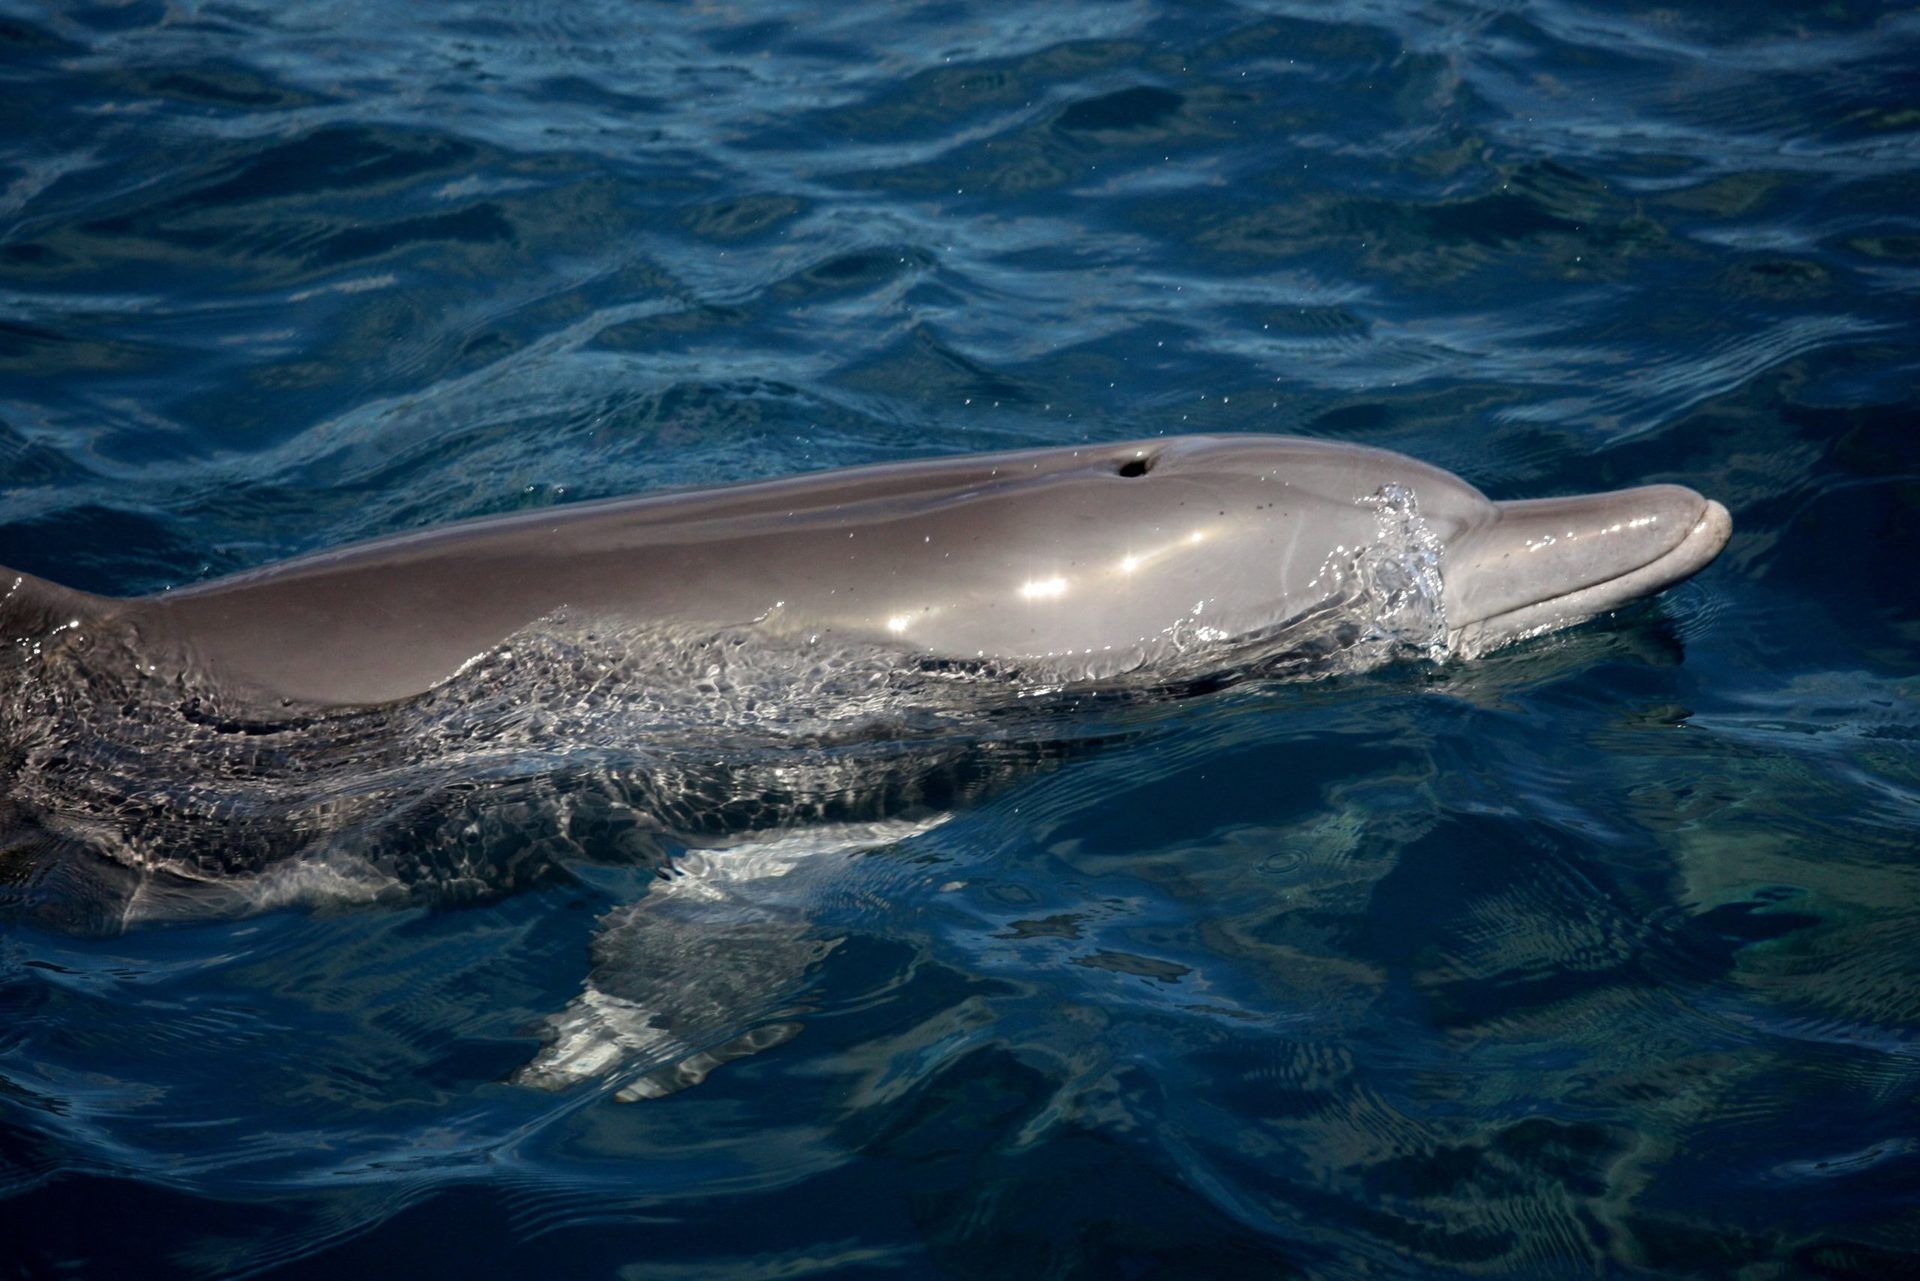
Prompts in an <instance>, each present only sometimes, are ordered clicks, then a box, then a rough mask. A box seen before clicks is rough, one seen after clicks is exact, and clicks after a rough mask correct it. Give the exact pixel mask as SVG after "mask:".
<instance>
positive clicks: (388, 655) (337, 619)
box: [0, 435, 1731, 707]
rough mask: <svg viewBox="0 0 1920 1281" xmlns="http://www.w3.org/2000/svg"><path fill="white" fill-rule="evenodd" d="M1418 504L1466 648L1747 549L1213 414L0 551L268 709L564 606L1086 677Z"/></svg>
mask: <svg viewBox="0 0 1920 1281" xmlns="http://www.w3.org/2000/svg"><path fill="white" fill-rule="evenodd" d="M1415 511H1417V517H1414V518H1412V519H1413V523H1412V524H1411V525H1409V526H1408V528H1409V529H1411V530H1412V534H1411V539H1412V541H1411V543H1410V544H1409V547H1410V549H1411V550H1413V551H1416V552H1417V551H1420V550H1421V549H1423V548H1424V549H1425V552H1426V553H1427V554H1428V555H1429V558H1430V559H1431V560H1432V561H1433V562H1434V568H1435V569H1437V573H1438V582H1439V586H1440V592H1439V597H1438V603H1439V610H1438V613H1439V618H1440V621H1441V626H1442V627H1443V628H1444V641H1445V645H1444V649H1445V650H1446V651H1449V652H1453V653H1457V654H1463V655H1468V656H1471V655H1474V654H1479V653H1484V652H1485V651H1487V650H1489V649H1491V648H1494V647H1495V646H1498V645H1501V644H1504V643H1506V642H1508V641H1511V640H1514V639H1517V638H1522V637H1526V636H1531V635H1536V634H1539V633H1541V632H1545V631H1549V630H1552V629H1554V628H1557V627H1561V626H1565V625H1568V624H1571V623H1574V622H1578V621H1580V620H1582V619H1585V618H1590V617H1592V616H1594V615H1596V614H1599V613H1603V612H1605V611H1607V610H1609V609H1611V608H1613V607H1615V606H1618V605H1620V604H1622V603H1624V602H1626V601H1628V600H1631V599H1633V598H1635V597H1639V596H1645V595H1648V594H1651V593H1653V592H1657V591H1659V590H1661V589H1662V588H1664V587H1667V586H1669V585H1670V584H1673V583H1676V582H1678V581H1680V580H1682V579H1684V578H1686V577H1688V576H1689V575H1691V574H1693V573H1695V572H1696V571H1698V570H1699V569H1701V568H1702V567H1703V566H1705V565H1706V564H1708V563H1709V562H1710V561H1711V560H1712V559H1713V558H1714V557H1715V556H1716V555H1717V554H1718V553H1719V551H1720V549H1721V548H1722V547H1723V546H1724V545H1725V544H1726V541H1727V539H1728V537H1729V534H1730V531H1731V521H1730V519H1729V517H1728V515H1727V512H1726V509H1725V508H1724V507H1722V506H1721V505H1720V504H1719V503H1716V502H1712V501H1710V500H1708V499H1706V498H1703V497H1701V496H1700V495H1699V494H1697V493H1695V492H1693V491H1692V490H1690V489H1685V488H1681V487H1678V486H1673V485H1654V486H1647V487H1643V488H1637V489H1626V490H1620V491H1617V492H1612V493H1603V494H1593V495H1586V496H1581V497H1572V498H1547V499H1535V500H1530V501H1523V502H1494V501H1491V500H1489V499H1488V498H1486V497H1485V496H1484V495H1482V494H1481V493H1480V492H1479V491H1478V490H1476V489H1474V488H1473V487H1472V486H1471V485H1469V484H1467V483H1466V482H1464V481H1462V480H1460V479H1459V478H1458V477H1456V476H1453V475H1451V474H1449V473H1447V472H1445V471H1441V470H1439V469H1437V468H1434V467H1431V466H1428V465H1427V464H1424V463H1421V462H1418V461H1415V460H1414V459H1411V458H1407V457H1404V456H1402V455H1399V454H1394V453H1390V452H1387V451H1384V450H1378V449H1370V448H1363V447H1358V446H1354V445H1347V444H1339V443H1331V442H1325V441H1316V440H1306V439H1294V438H1288V437H1276V436H1258V435H1244V436H1238V435H1234V436H1211V437H1209V436H1190V437H1172V438H1160V439H1151V440H1141V441H1132V442H1126V443H1120V444H1110V445H1088V446H1082V447H1077V448H1052V449H1036V450H1026V451H1019V452H1011V453H995V454H978V455H969V456H963V457H957V458H941V459H933V460H926V461H911V462H903V463H893V464H884V465H880V466H871V467H859V468H853V469H849V470H841V471H829V472H822V473H816V474H810V475H801V476H797V477H793V478H790V479H783V480H776V481H770V482H763V483H754V484H744V485H736V486H730V487H725V488H719V489H710V490H701V491H692V492H672V493H663V494H658V495H650V496H643V497H638V498H629V499H620V500H614V501H608V502H599V503H587V504H581V505H578V506H573V507H566V508H558V509H550V510H543V511H537V512H528V513H521V514H516V515H511V516H505V517H499V518H494V519H484V520H477V521H471V522H467V523H463V524H456V525H449V526H445V527H442V528H438V529H432V530H427V531H424V532H420V533H412V534H405V535H401V536H398V537H392V538H384V539H380V540H377V541H373V542H367V543H361V544H357V545H354V546H349V547H345V548H341V549H338V550H334V551H328V552H323V553H320V554H316V555H309V556H304V557H301V558H298V559H295V560H290V561H286V562H283V563H281V564H276V565H271V566H267V567H265V568H262V569H257V570H252V571H248V572H245V573H241V574H236V575H233V576H231V577H227V578H222V579H219V580H216V581H212V582H207V583H200V584H195V585H192V586H189V587H184V588H180V589H177V590H172V591H167V592H162V593H158V594H155V595H151V596H145V597H139V598H133V599H112V598H106V597H98V596H90V595H86V594H83V593H79V592H73V591H68V590H66V589H63V588H59V587H55V586H53V585H52V584H49V583H45V582H42V581H40V580H38V579H34V578H30V577H28V576H25V575H19V574H14V573H11V572H0V595H3V596H4V599H3V600H0V633H3V634H4V636H5V638H6V639H8V640H9V641H19V640H22V639H24V638H28V637H30V636H36V635H41V634H44V633H47V632H51V631H54V630H58V629H61V628H71V629H73V630H75V631H84V630H86V629H87V628H88V627H90V626H93V625H96V624H100V623H112V624H114V625H116V626H122V627H125V628H129V629H131V634H132V635H134V636H135V637H136V638H137V641H138V651H137V652H138V653H139V654H140V655H141V660H140V661H142V662H145V663H147V664H148V665H149V670H157V671H164V670H165V669H166V667H167V665H169V664H174V665H178V666H179V668H181V669H182V670H186V671H191V672H193V673H196V674H197V675H199V676H200V677H202V678H204V679H206V680H208V681H210V682H212V683H213V684H214V686H215V687H217V688H218V689H220V690H221V691H223V692H224V693H225V694H227V695H228V696H230V697H233V698H237V699H240V700H242V701H246V702H258V703H260V704H262V705H286V704H304V705H312V706H318V707H338V706H353V705H368V704H380V703H387V702H391V701H394V700H400V699H405V698H408V697H410V696H413V695H418V694H421V693H423V692H425V691H427V690H429V689H432V688H433V687H434V686H436V685H438V684H440V683H442V682H444V681H446V680H448V679H449V678H450V677H452V676H454V675H455V674H456V673H458V672H459V671H460V670H461V668H462V666H463V665H464V664H467V663H469V662H470V661H471V660H473V659H474V658H475V657H476V656H479V655H483V654H485V653H487V652H488V651H489V650H491V649H493V648H494V647H496V646H499V645H500V644H501V643H502V642H504V641H506V640H507V639H508V638H509V637H511V636H512V635H514V634H515V633H516V632H517V631H519V630H521V629H523V628H526V627H528V626H529V625H532V624H534V623H536V622H539V621H540V620H542V619H547V618H550V617H553V616H555V615H565V616H567V617H569V618H575V619H581V620H589V621H593V622H601V621H604V622H607V623H610V624H615V625H633V624H644V625H659V624H672V625H682V624H684V625H689V626H694V627H726V626H744V625H754V626H757V627H759V628H760V629H762V630H763V631H764V632H765V633H767V634H772V635H784V636H790V637H791V638H793V641H794V643H796V644H808V643H817V642H820V641H821V640H823V639H830V640H832V641H833V642H835V643H841V642H845V643H866V642H871V643H874V644H877V645H884V646H889V647H893V648H896V649H900V650H904V651H906V652H909V653H912V654H917V655H922V656H925V657H928V658H935V659H948V660H954V661H957V662H972V661H981V660H985V661H990V662H993V663H997V664H1013V665H1019V666H1020V667H1021V668H1022V669H1023V670H1026V671H1030V672H1042V673H1048V674H1051V675H1053V676H1054V677H1056V678H1057V679H1058V680H1060V681H1062V682H1069V683H1070V682H1073V681H1101V680H1109V679H1115V678H1124V677H1125V676H1127V675H1128V674H1130V673H1142V672H1145V673H1151V672H1153V671H1154V670H1155V668H1156V665H1159V664H1163V663H1167V662H1170V661H1173V660H1175V659H1176V658H1177V657H1178V656H1179V655H1180V654H1182V653H1185V652H1190V651H1191V649H1192V648H1193V646H1194V645H1195V644H1196V643H1204V642H1208V641H1220V642H1230V641H1233V640H1236V639H1239V638H1246V637H1258V636H1262V635H1269V634H1273V633H1275V632H1276V631H1277V630H1282V629H1284V628H1285V627H1286V626H1287V625H1288V624H1289V623H1290V622H1292V621H1294V620H1297V619H1299V618H1301V617H1303V616H1307V615H1309V614H1311V612H1312V611H1313V610H1314V609H1316V608H1317V607H1319V606H1320V605H1321V604H1322V603H1323V602H1324V601H1326V600H1327V599H1328V598H1329V596H1330V595H1333V594H1335V593H1336V591H1337V584H1336V582H1335V581H1334V580H1335V579H1337V578H1338V577H1339V574H1340V572H1341V567H1342V566H1345V565H1348V564H1350V560H1349V559H1348V558H1350V557H1352V556H1353V555H1355V554H1357V553H1358V552H1360V551H1361V550H1362V549H1365V548H1368V547H1372V546H1375V545H1377V544H1378V543H1379V541H1380V539H1381V537H1382V534H1381V531H1382V529H1383V522H1384V521H1387V520H1388V518H1389V515H1390V514H1391V513H1392V512H1402V513H1403V514H1406V513H1412V512H1415Z"/></svg>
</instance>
